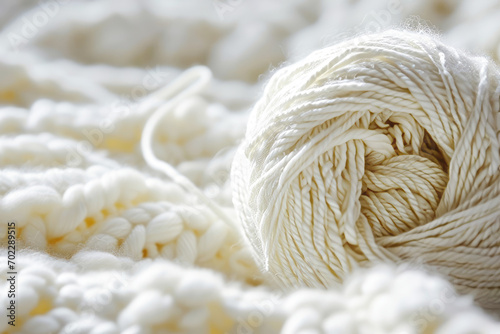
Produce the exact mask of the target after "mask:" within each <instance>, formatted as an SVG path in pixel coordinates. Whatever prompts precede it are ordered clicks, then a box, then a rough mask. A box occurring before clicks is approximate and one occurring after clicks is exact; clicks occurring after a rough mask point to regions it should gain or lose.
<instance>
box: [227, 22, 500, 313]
mask: <svg viewBox="0 0 500 334" xmlns="http://www.w3.org/2000/svg"><path fill="white" fill-rule="evenodd" d="M499 80H500V74H499V70H498V68H497V67H496V66H495V65H494V64H493V63H492V62H490V61H488V60H487V59H486V58H482V57H471V56H469V55H467V54H465V53H462V52H460V51H457V50H455V49H453V48H451V47H449V46H447V45H445V44H443V43H442V42H440V41H438V40H437V39H435V38H434V37H432V36H429V35H425V34H421V33H415V32H407V31H392V30H391V31H386V32H383V33H378V34H373V35H366V36H361V37H358V38H355V39H353V40H349V41H345V42H342V43H340V44H337V45H334V46H331V47H327V48H325V49H322V50H318V51H316V52H313V53H312V54H310V55H309V56H308V57H306V58H305V59H303V60H302V61H299V62H298V63H295V64H293V65H290V66H287V67H284V68H282V69H280V70H279V71H277V72H276V73H275V74H274V76H273V77H272V78H271V79H270V81H269V83H268V84H267V86H266V88H265V90H264V92H263V96H262V97H261V98H260V100H259V101H258V102H257V104H256V105H255V107H254V109H253V111H252V113H251V115H250V118H249V122H248V128H247V132H246V137H245V139H244V141H243V143H242V145H241V146H240V148H239V150H238V152H237V154H236V157H235V159H234V162H233V167H232V184H233V192H234V204H235V207H236V209H237V212H238V214H239V218H240V220H241V222H242V226H243V229H244V232H245V235H246V237H247V239H248V240H249V242H250V244H251V246H252V249H253V252H254V256H255V258H256V260H257V262H258V263H259V264H260V266H261V267H262V268H263V270H265V271H268V272H269V273H271V274H272V276H273V277H275V278H276V279H277V280H278V281H279V282H280V283H281V284H282V285H283V286H286V287H293V286H304V285H305V286H310V287H332V286H335V285H338V284H340V283H341V282H342V281H343V279H344V278H345V277H346V274H348V273H349V272H351V271H352V270H353V268H356V267H366V266H370V265H371V264H372V263H374V262H387V261H389V262H400V261H405V262H413V263H415V262H418V263H423V264H424V265H425V266H426V267H427V268H432V270H435V271H437V272H439V273H441V274H443V275H444V276H446V277H448V278H449V280H450V281H451V282H452V283H454V284H455V286H456V287H457V288H458V290H459V291H461V292H463V293H473V294H474V295H475V296H476V300H477V301H478V302H479V303H480V304H481V305H482V306H484V307H489V308H500V173H499V166H500V152H499V148H500V138H499V137H500V133H499V131H500V111H499V104H500V101H499V98H500V84H499Z"/></svg>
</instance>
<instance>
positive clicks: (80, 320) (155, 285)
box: [0, 252, 500, 334]
mask: <svg viewBox="0 0 500 334" xmlns="http://www.w3.org/2000/svg"><path fill="white" fill-rule="evenodd" d="M0 260H1V262H0V270H2V272H5V271H6V270H7V269H6V263H7V261H6V253H5V252H2V255H1V256H0ZM18 266H19V276H18V277H22V280H20V281H19V283H18V286H17V289H18V291H19V297H18V298H19V301H20V302H21V301H22V305H20V309H18V313H17V321H18V323H22V324H23V326H22V329H21V330H20V331H14V330H13V328H12V327H11V328H9V327H8V325H7V324H6V322H5V321H2V322H0V331H2V332H4V331H7V332H9V333H14V332H15V333H26V334H38V333H40V334H42V333H43V334H45V333H48V332H53V333H91V334H104V333H109V334H115V333H116V334H118V333H167V332H169V333H172V332H178V333H278V332H281V333H287V334H292V333H305V332H307V333H322V332H323V333H360V334H367V333H370V334H386V333H397V334H403V333H424V332H430V331H431V332H433V333H438V334H446V333H453V334H469V333H480V334H490V333H491V334H495V333H498V331H499V330H500V327H499V326H500V325H499V324H498V323H495V322H494V321H492V320H491V319H490V318H489V317H488V316H486V315H485V313H484V312H482V311H481V310H480V309H479V308H477V307H476V306H474V305H473V303H472V299H471V298H469V297H462V296H457V295H456V293H455V292H454V290H453V288H452V287H451V286H450V284H449V283H448V282H446V281H445V280H443V279H441V278H439V277H435V276H430V275H428V274H425V273H423V272H420V271H417V270H410V269H404V268H394V267H390V266H383V267H377V268H373V269H371V270H370V271H367V272H362V273H359V274H358V275H356V276H354V277H352V278H351V279H349V280H348V281H347V282H346V284H345V286H344V287H343V288H342V289H339V290H331V291H321V290H311V289H300V290H297V291H295V292H293V293H291V294H288V295H282V294H277V293H276V292H273V291H271V290H269V289H267V288H263V287H256V288H249V287H246V286H242V285H241V284H238V283H235V282H230V281H227V280H225V279H223V277H221V275H219V274H217V273H214V272H212V271H209V270H202V269H190V268H186V267H183V266H179V265H176V264H174V263H171V262H168V261H165V260H161V259H157V260H143V261H139V262H136V263H134V262H133V261H131V260H130V259H127V258H119V257H115V256H113V255H111V254H109V253H101V252H80V253H78V254H76V255H75V256H73V258H72V259H71V260H70V261H62V260H58V259H54V258H51V257H49V256H47V255H44V254H40V253H32V252H22V253H20V254H19V264H18ZM2 286H5V282H2ZM0 301H1V303H2V305H4V304H3V303H4V302H5V301H6V296H5V295H1V296H0ZM14 329H16V328H14Z"/></svg>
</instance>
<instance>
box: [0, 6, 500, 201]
mask: <svg viewBox="0 0 500 334" xmlns="http://www.w3.org/2000/svg"><path fill="white" fill-rule="evenodd" d="M0 27H1V34H0V74H1V75H0V133H1V134H2V135H9V134H11V135H14V134H19V133H47V132H48V133H51V134H52V135H54V136H56V137H57V138H60V137H64V138H67V139H68V140H71V142H68V145H69V146H68V147H70V148H66V152H63V151H62V153H61V156H63V155H64V158H60V159H59V163H60V164H62V165H66V166H68V165H69V166H71V167H81V168H84V167H85V166H86V165H91V164H92V162H91V160H92V159H93V158H92V159H91V158H89V157H90V156H92V157H93V156H94V155H93V154H94V153H93V151H94V150H102V151H105V152H106V155H107V156H108V157H110V158H111V159H112V160H114V161H117V162H119V163H120V164H126V165H132V166H134V168H138V169H141V168H143V167H145V166H144V164H143V161H142V157H141V154H140V149H139V147H138V142H139V140H140V133H141V130H142V126H143V124H144V123H145V120H146V119H147V115H142V116H140V115H139V112H137V109H138V104H139V103H140V101H142V100H143V99H144V98H145V97H146V96H148V95H149V94H151V93H152V92H154V91H155V90H157V89H159V88H160V87H163V86H165V85H166V84H168V83H169V82H170V81H171V80H172V79H173V78H175V77H176V76H177V75H178V74H179V73H180V72H181V71H183V70H184V69H186V68H188V67H190V66H192V65H196V64H205V65H207V66H208V67H210V68H211V70H212V71H213V73H214V77H215V80H214V82H213V83H212V84H211V85H210V87H209V89H208V90H207V91H204V92H203V94H201V96H200V97H197V98H195V99H193V100H191V101H187V102H186V103H185V105H184V107H181V108H180V109H181V111H179V112H177V113H176V114H175V115H173V116H172V117H171V118H169V119H168V121H165V124H163V125H162V127H163V129H164V130H165V131H164V134H160V135H159V136H158V138H156V139H157V142H158V147H157V151H158V155H159V156H160V158H162V159H164V160H166V161H168V162H169V163H171V164H173V165H175V166H176V167H177V168H178V169H179V170H180V171H181V172H182V173H184V174H185V175H186V176H188V177H189V178H190V179H191V180H193V182H195V183H196V184H197V185H199V186H201V187H203V188H205V191H207V192H208V193H209V195H212V196H213V197H218V198H219V197H220V200H221V201H223V202H226V203H228V204H230V201H231V199H230V192H229V187H227V180H228V175H229V174H228V168H229V167H228V166H229V164H230V161H231V158H232V152H233V151H234V147H235V146H236V145H237V144H238V142H239V141H240V140H241V138H242V137H243V134H244V130H245V124H246V115H247V114H248V113H247V111H248V110H250V109H251V106H252V105H253V104H254V103H255V101H256V100H257V99H258V97H259V95H260V91H261V89H262V86H263V84H264V83H265V82H266V79H267V78H269V77H270V75H271V74H272V73H273V71H275V70H276V69H277V68H279V67H282V66H284V65H286V64H289V63H292V62H294V61H296V60H297V59H300V58H302V57H304V56H305V55H307V54H308V53H310V52H311V51H313V50H315V49H318V48H321V47H325V46H328V45H332V44H334V43H335V42H338V41H341V40H344V39H346V38H349V37H352V36H356V35H360V34H363V33H370V32H377V31H381V30H384V29H388V28H391V27H407V28H411V29H424V30H427V31H432V32H434V33H435V34H437V35H440V36H441V37H442V38H443V39H444V40H445V41H446V42H447V43H449V44H451V45H454V46H457V47H459V48H465V49H467V50H469V52H471V53H478V54H487V55H489V57H491V58H493V59H495V61H497V62H498V61H499V60H500V1H497V0H286V1H285V0H281V1H278V0H141V1H138V0H101V1H79V0H44V1H31V0H30V1H28V0H2V1H1V2H0ZM6 115H8V116H6ZM28 115H29V116H28ZM138 115H139V116H138ZM2 120H3V121H2ZM24 123H26V124H24ZM104 123H105V124H104ZM103 124H104V125H103ZM110 124H111V126H110ZM186 124H187V125H188V126H187V127H186ZM108 128H109V129H111V128H112V131H111V130H110V131H108V130H107V129H108ZM179 129H183V130H182V131H180V130H179ZM186 129H189V131H187V130H186ZM58 145H59V144H58ZM228 148H229V149H228ZM58 152H59V151H58ZM58 154H59V153H58ZM33 159H34V158H33ZM40 159H41V158H38V160H40ZM89 159H90V160H89ZM35 160H36V159H35ZM35 160H34V161H32V165H33V166H35V167H36V168H38V169H40V168H42V167H41V166H43V165H44V164H45V165H46V167H47V168H50V167H54V163H53V162H52V161H51V162H50V166H48V164H49V162H47V161H45V162H44V161H41V160H40V161H38V160H36V161H35ZM3 164H4V166H5V165H8V161H6V162H5V161H4V162H3ZM143 169H144V168H143ZM210 189H212V190H210ZM220 189H223V190H222V191H221V190H220Z"/></svg>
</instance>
